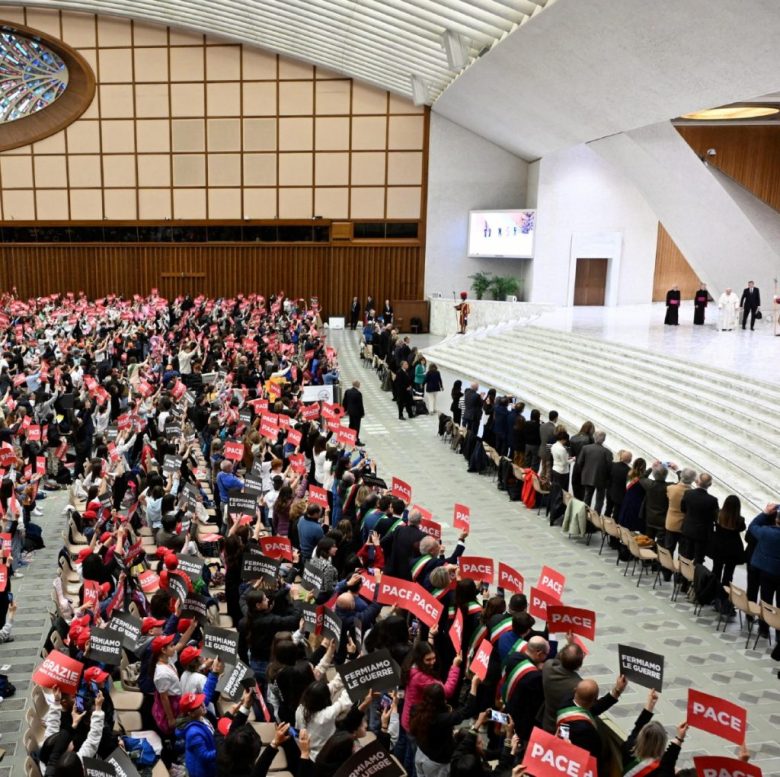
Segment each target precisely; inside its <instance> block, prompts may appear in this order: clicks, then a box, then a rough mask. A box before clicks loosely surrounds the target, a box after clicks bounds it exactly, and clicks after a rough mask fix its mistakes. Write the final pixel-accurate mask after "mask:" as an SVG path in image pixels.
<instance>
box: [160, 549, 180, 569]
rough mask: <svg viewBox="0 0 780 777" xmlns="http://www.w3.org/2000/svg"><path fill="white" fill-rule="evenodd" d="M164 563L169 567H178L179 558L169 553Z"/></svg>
mask: <svg viewBox="0 0 780 777" xmlns="http://www.w3.org/2000/svg"><path fill="white" fill-rule="evenodd" d="M163 563H164V564H165V566H166V567H167V568H168V569H176V567H178V566H179V559H177V558H176V556H175V555H174V554H173V553H169V554H168V555H167V556H166V557H165V558H164V559H163Z"/></svg>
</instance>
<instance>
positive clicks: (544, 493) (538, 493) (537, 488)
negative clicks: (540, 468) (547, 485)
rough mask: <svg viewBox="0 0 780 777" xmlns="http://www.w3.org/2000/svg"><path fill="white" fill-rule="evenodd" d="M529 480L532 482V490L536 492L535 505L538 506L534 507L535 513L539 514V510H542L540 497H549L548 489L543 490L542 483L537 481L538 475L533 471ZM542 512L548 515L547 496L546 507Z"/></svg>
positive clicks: (548, 503)
mask: <svg viewBox="0 0 780 777" xmlns="http://www.w3.org/2000/svg"><path fill="white" fill-rule="evenodd" d="M531 482H532V483H533V484H534V491H535V492H536V500H537V505H538V507H537V508H536V514H537V515H540V514H541V512H542V499H541V497H543V496H546V497H549V496H550V491H549V489H548V490H547V491H545V490H544V489H543V488H542V484H541V483H540V482H539V476H538V475H537V474H536V473H533V474H532V475H531ZM544 514H545V515H549V514H550V500H549V498H548V500H547V509H546V510H545V513H544Z"/></svg>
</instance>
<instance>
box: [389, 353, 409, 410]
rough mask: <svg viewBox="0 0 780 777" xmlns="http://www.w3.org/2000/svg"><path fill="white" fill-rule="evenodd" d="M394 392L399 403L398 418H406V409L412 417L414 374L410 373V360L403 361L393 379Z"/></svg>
mask: <svg viewBox="0 0 780 777" xmlns="http://www.w3.org/2000/svg"><path fill="white" fill-rule="evenodd" d="M393 393H394V394H395V401H396V402H397V403H398V420H399V421H403V420H404V410H406V414H407V415H408V416H409V418H411V417H412V376H411V375H410V374H409V362H405V361H403V362H401V364H400V366H399V367H398V372H396V374H395V378H394V380H393Z"/></svg>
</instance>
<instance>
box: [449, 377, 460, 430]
mask: <svg viewBox="0 0 780 777" xmlns="http://www.w3.org/2000/svg"><path fill="white" fill-rule="evenodd" d="M450 397H451V398H452V404H451V405H450V410H451V411H452V420H453V422H454V423H455V424H456V425H457V426H460V420H461V418H462V416H463V404H462V402H463V381H462V380H456V381H455V382H454V383H453V384H452V391H451V392H450Z"/></svg>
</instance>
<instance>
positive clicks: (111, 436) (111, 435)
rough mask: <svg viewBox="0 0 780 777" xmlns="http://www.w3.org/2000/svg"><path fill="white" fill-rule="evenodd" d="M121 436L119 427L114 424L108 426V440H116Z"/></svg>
mask: <svg viewBox="0 0 780 777" xmlns="http://www.w3.org/2000/svg"><path fill="white" fill-rule="evenodd" d="M118 436H119V429H117V428H116V426H114V425H113V424H111V425H110V426H108V427H106V442H114V440H116V438H117V437H118Z"/></svg>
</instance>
